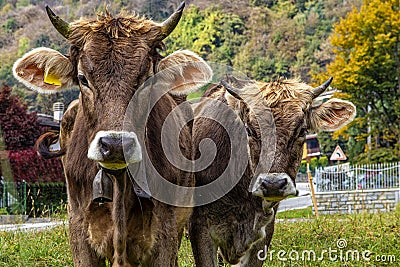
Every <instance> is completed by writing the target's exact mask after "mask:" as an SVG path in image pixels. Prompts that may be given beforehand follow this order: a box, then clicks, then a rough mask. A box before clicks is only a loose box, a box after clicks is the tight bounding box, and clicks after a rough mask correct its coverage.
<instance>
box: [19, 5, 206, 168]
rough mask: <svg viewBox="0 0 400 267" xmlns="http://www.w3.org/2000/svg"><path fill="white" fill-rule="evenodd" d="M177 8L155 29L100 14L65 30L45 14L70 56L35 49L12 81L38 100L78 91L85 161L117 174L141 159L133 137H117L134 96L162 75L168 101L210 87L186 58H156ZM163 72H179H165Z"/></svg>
mask: <svg viewBox="0 0 400 267" xmlns="http://www.w3.org/2000/svg"><path fill="white" fill-rule="evenodd" d="M183 8H184V3H182V4H181V5H180V7H179V8H178V9H177V11H176V12H175V13H174V14H172V15H171V16H170V17H169V18H168V19H167V20H166V21H165V22H163V23H160V24H159V23H155V22H153V21H151V20H147V19H144V18H140V17H137V16H122V15H121V16H120V17H112V16H111V15H110V14H109V13H108V12H107V11H106V14H105V15H99V16H98V18H97V20H90V19H81V20H79V21H77V22H73V23H67V22H65V21H63V20H61V19H60V18H59V17H58V16H56V15H55V14H54V13H53V11H52V10H51V9H50V8H49V7H46V11H47V13H48V16H49V18H50V20H51V22H52V23H53V25H54V26H55V28H56V29H57V30H58V31H59V32H60V33H61V34H62V35H63V36H64V37H65V38H66V39H67V40H68V42H69V43H70V53H69V55H62V54H61V53H59V52H57V51H55V50H53V49H49V48H44V47H41V48H36V49H34V50H32V51H30V52H29V53H27V54H25V55H24V56H23V57H22V58H20V59H19V60H18V61H17V62H16V63H15V64H14V67H13V72H14V76H15V77H16V78H17V79H18V80H19V81H21V82H22V83H23V84H25V85H26V86H27V87H29V88H31V89H33V90H35V91H37V92H39V93H47V94H52V93H57V92H60V91H63V90H67V89H70V88H72V87H74V86H79V89H80V96H79V112H78V113H79V114H82V116H81V117H80V118H81V120H82V121H83V123H85V125H86V129H87V132H86V135H87V141H88V144H89V149H88V158H89V159H91V160H94V161H97V162H99V164H100V165H101V166H102V167H104V168H106V169H111V170H118V169H123V168H125V167H126V166H127V165H128V164H130V163H134V162H138V161H140V160H141V159H142V155H141V145H140V144H139V142H138V137H137V134H136V133H135V131H134V130H132V131H125V130H124V129H123V122H124V115H125V112H126V109H127V106H128V104H129V101H130V100H131V99H132V97H133V95H134V93H135V92H136V91H137V89H138V88H139V87H140V86H141V85H143V83H144V82H145V81H146V80H147V79H148V78H149V77H151V76H153V75H155V73H157V72H159V71H162V70H163V71H166V73H168V75H167V77H166V79H167V80H168V81H169V83H170V88H172V89H171V91H170V92H169V93H170V94H178V95H179V94H187V93H189V92H191V91H193V90H195V89H197V88H198V87H199V86H201V83H202V82H204V83H207V82H208V80H209V79H211V76H212V71H211V69H210V67H209V66H208V65H207V64H206V63H205V62H204V61H203V60H202V59H201V58H200V57H199V56H197V55H196V54H194V53H192V52H190V51H177V52H175V53H173V54H171V55H169V56H167V57H165V58H163V57H162V56H161V55H160V54H159V53H158V49H160V48H163V47H164V44H163V39H164V38H166V37H167V36H168V34H169V33H171V32H172V31H173V29H174V28H175V26H176V25H177V23H178V21H179V19H180V17H181V15H182V11H183ZM193 63H195V64H193ZM171 66H179V67H176V68H173V71H168V69H169V68H170V67H171ZM183 82H184V83H183ZM199 82H200V83H199ZM182 84H183V85H184V86H182ZM82 134H85V133H82ZM123 151H125V152H126V153H125V154H126V155H128V156H127V157H126V158H124V154H123Z"/></svg>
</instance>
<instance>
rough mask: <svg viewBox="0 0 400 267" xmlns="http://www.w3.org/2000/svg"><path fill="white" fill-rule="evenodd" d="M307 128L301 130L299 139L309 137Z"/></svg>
mask: <svg viewBox="0 0 400 267" xmlns="http://www.w3.org/2000/svg"><path fill="white" fill-rule="evenodd" d="M307 133H308V132H307V128H305V127H303V128H301V129H300V132H299V137H305V136H306V135H307Z"/></svg>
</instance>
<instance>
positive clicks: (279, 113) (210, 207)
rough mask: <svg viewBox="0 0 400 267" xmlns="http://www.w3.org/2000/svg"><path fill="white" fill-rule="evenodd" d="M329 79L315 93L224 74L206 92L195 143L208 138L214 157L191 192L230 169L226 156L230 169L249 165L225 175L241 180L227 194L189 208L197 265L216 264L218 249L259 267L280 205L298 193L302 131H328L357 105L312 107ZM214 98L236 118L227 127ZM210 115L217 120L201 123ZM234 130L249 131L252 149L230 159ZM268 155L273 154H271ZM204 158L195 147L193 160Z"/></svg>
mask: <svg viewBox="0 0 400 267" xmlns="http://www.w3.org/2000/svg"><path fill="white" fill-rule="evenodd" d="M330 81H331V79H330V80H328V81H327V82H326V83H324V84H323V85H322V86H320V87H317V88H313V87H311V86H309V85H307V84H304V83H301V82H299V81H297V80H283V79H280V80H278V81H276V82H272V83H257V84H255V83H253V82H250V81H245V80H238V79H236V78H234V77H232V76H228V77H227V78H226V79H225V81H222V82H221V83H220V84H218V85H214V86H212V87H210V88H209V89H208V90H207V91H206V93H205V94H204V96H205V97H207V98H206V99H203V100H202V101H201V102H200V103H199V104H197V107H196V108H195V121H194V125H193V133H194V137H193V138H194V144H195V147H198V146H199V145H200V146H201V144H200V141H202V140H205V139H206V138H210V139H212V140H214V142H215V145H216V147H217V148H216V151H218V152H217V154H216V160H215V161H214V162H213V163H212V164H211V165H210V166H209V167H207V168H205V169H204V170H201V171H198V172H197V173H196V174H195V177H196V187H198V186H204V185H205V184H208V183H210V182H212V181H214V180H216V179H217V178H218V177H219V176H220V175H221V173H222V172H223V171H224V169H225V168H226V167H227V166H228V161H229V160H230V159H229V157H230V156H231V157H232V158H233V162H235V163H236V164H234V165H238V163H237V162H239V161H240V160H243V158H241V157H244V158H246V160H248V165H247V168H246V169H245V171H244V172H243V173H239V174H237V173H234V172H231V173H230V176H228V177H230V178H231V179H237V180H239V181H238V183H237V184H236V186H235V187H234V188H233V189H232V190H230V191H229V192H228V193H227V194H225V195H224V196H223V197H221V198H220V199H218V200H217V201H215V202H212V203H208V204H206V205H203V206H198V207H195V208H194V211H193V215H192V217H191V220H190V223H189V224H190V227H189V235H190V240H191V243H192V248H193V253H194V257H195V262H196V266H198V267H212V266H217V249H218V248H219V249H220V252H221V254H222V256H223V258H224V259H225V260H226V261H227V262H228V263H230V264H237V266H248V267H257V266H262V264H263V261H262V257H264V255H265V253H266V252H265V251H263V250H264V248H266V247H268V246H269V244H270V241H271V239H272V235H273V231H274V221H275V212H276V210H277V206H278V203H279V201H280V200H282V199H284V198H286V197H287V196H289V195H293V194H295V192H296V190H295V186H294V184H295V177H296V174H297V171H298V169H299V165H300V161H301V158H302V148H303V144H304V141H305V137H306V133H307V131H310V130H311V131H316V130H324V131H333V130H336V129H339V128H341V127H342V126H344V125H346V124H347V123H349V122H350V121H351V120H352V119H353V118H354V116H355V107H354V105H353V104H352V103H350V102H347V101H343V100H339V99H330V100H328V101H327V102H325V103H316V102H315V98H316V97H317V96H318V95H320V94H321V93H322V92H323V91H324V90H325V89H326V88H327V87H328V85H329V83H330ZM237 88H241V89H237ZM214 100H217V101H219V102H221V103H224V104H225V105H227V106H228V107H230V108H231V109H232V110H233V111H234V112H235V114H237V117H238V118H240V120H239V119H236V121H235V118H234V119H232V118H228V119H227V120H226V121H224V119H223V118H224V117H228V116H227V115H226V114H222V115H221V113H223V111H221V110H220V109H221V108H217V107H216V106H217V104H216V102H215V101H214ZM210 113H213V114H214V116H211V117H214V118H218V119H214V120H210V119H208V118H206V117H210V115H209V114H210ZM219 120H220V121H219ZM217 121H218V122H217ZM232 124H235V126H233V129H239V128H240V127H242V129H243V130H244V131H245V132H247V136H248V139H247V141H246V140H245V142H248V147H249V148H248V149H249V151H247V152H246V151H245V153H242V152H240V151H236V150H234V151H233V153H234V154H232V153H231V152H230V151H229V149H230V148H229V147H230V146H231V145H233V144H234V142H237V141H235V140H233V141H232V138H233V139H235V138H237V137H235V136H233V135H235V133H236V132H233V135H232V133H231V135H230V136H228V129H229V125H232ZM240 124H242V126H240ZM221 125H225V127H222V126H221ZM262 129H264V130H262ZM263 131H264V132H263ZM268 131H271V132H272V133H273V135H274V136H275V139H274V138H272V139H270V140H267V139H268V138H270V137H271V136H270V135H269V133H268ZM232 136H233V137H232ZM229 138H231V139H229ZM271 140H272V141H276V142H275V143H273V142H271ZM274 145H276V148H275V151H273V146H274ZM271 151H272V154H268V153H269V152H271ZM262 153H265V154H262ZM201 154H202V153H200V150H199V149H197V152H196V158H199V157H201V156H202V155H201ZM262 155H264V156H262ZM235 175H236V176H238V175H242V176H239V177H235ZM232 177H233V178H232ZM253 179H255V181H254V182H252V180H253ZM226 182H230V181H226ZM203 198H204V196H203ZM258 256H259V257H258ZM235 266H236V265H235Z"/></svg>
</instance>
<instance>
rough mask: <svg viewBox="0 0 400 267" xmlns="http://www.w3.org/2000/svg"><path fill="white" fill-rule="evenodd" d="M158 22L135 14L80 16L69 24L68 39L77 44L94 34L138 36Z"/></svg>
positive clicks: (116, 36)
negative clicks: (91, 17) (90, 17)
mask: <svg viewBox="0 0 400 267" xmlns="http://www.w3.org/2000/svg"><path fill="white" fill-rule="evenodd" d="M155 27H158V24H157V23H155V22H153V21H152V20H149V19H146V18H144V17H139V16H137V15H126V14H120V15H118V16H116V17H113V16H112V15H111V14H109V13H108V12H107V13H106V14H105V15H101V14H100V15H98V16H97V19H87V18H82V19H80V20H78V21H76V22H73V23H72V24H71V35H70V37H69V41H70V42H71V43H72V44H75V45H77V46H82V45H83V43H84V42H85V41H86V40H87V39H88V38H90V37H91V36H93V35H94V34H96V33H98V34H102V35H106V36H108V37H109V38H119V37H131V36H140V35H143V34H146V33H148V32H150V30H151V29H152V28H155Z"/></svg>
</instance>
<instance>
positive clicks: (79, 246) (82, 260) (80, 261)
mask: <svg viewBox="0 0 400 267" xmlns="http://www.w3.org/2000/svg"><path fill="white" fill-rule="evenodd" d="M77 214H80V215H77ZM68 216H69V242H70V245H71V253H72V259H73V261H74V266H75V267H105V266H106V262H105V259H103V258H100V257H99V256H97V254H96V252H95V251H94V249H93V248H92V247H91V246H90V244H89V242H88V239H89V236H88V231H87V229H88V227H87V225H84V223H83V212H76V213H75V212H71V211H70V212H69V215H68Z"/></svg>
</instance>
